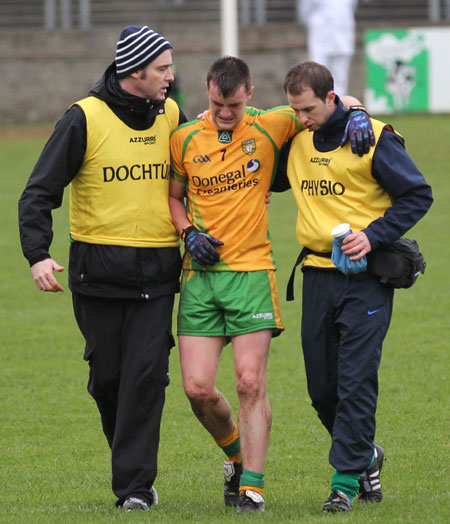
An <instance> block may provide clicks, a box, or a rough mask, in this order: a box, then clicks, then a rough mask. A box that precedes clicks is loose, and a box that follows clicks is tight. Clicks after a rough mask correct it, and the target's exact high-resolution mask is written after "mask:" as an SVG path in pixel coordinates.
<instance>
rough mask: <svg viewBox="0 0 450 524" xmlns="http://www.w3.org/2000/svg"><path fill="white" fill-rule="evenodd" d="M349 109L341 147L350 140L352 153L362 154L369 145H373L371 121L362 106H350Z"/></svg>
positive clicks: (367, 149) (366, 150)
mask: <svg viewBox="0 0 450 524" xmlns="http://www.w3.org/2000/svg"><path fill="white" fill-rule="evenodd" d="M349 111H350V114H349V117H348V121H347V125H346V126H345V131H344V136H343V137H342V140H341V147H342V146H344V145H345V144H346V142H347V140H350V146H351V148H352V153H354V154H355V155H356V154H357V155H358V156H363V155H364V154H366V153H368V152H369V149H370V146H374V145H375V135H374V133H373V128H372V122H371V120H370V117H369V115H368V114H367V113H366V111H365V110H364V108H363V107H362V106H351V107H350V109H349Z"/></svg>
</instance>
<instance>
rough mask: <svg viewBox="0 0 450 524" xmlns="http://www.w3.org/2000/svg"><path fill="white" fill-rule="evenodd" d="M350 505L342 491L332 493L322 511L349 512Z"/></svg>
mask: <svg viewBox="0 0 450 524" xmlns="http://www.w3.org/2000/svg"><path fill="white" fill-rule="evenodd" d="M351 510H352V503H351V502H350V499H349V498H348V497H347V495H346V494H345V493H342V491H332V492H331V493H330V496H329V497H328V500H327V501H326V502H325V504H324V505H323V511H324V512H325V513H326V512H328V511H330V512H331V511H333V512H336V511H351Z"/></svg>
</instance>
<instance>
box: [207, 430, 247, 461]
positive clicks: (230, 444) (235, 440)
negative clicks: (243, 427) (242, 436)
mask: <svg viewBox="0 0 450 524" xmlns="http://www.w3.org/2000/svg"><path fill="white" fill-rule="evenodd" d="M214 440H215V441H216V444H217V445H218V446H220V447H221V448H222V449H223V450H224V451H225V454H226V455H227V460H230V461H232V462H242V458H241V452H240V449H239V448H240V446H239V431H238V428H237V426H236V424H235V425H234V429H233V431H232V432H231V433H230V434H229V435H227V436H226V437H223V438H221V439H214ZM231 450H232V451H234V452H236V451H237V453H233V455H230V454H229V451H231Z"/></svg>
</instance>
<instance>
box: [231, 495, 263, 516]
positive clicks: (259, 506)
mask: <svg viewBox="0 0 450 524" xmlns="http://www.w3.org/2000/svg"><path fill="white" fill-rule="evenodd" d="M254 511H264V499H263V498H262V496H261V495H260V494H259V493H256V491H251V490H250V489H247V490H246V491H245V492H244V493H242V495H240V496H239V504H238V507H237V508H236V513H252V512H254Z"/></svg>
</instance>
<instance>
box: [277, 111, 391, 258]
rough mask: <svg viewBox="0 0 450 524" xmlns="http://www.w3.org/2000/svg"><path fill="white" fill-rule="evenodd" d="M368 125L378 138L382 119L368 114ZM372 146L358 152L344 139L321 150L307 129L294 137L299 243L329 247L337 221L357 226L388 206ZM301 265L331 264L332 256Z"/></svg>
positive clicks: (291, 170)
mask: <svg viewBox="0 0 450 524" xmlns="http://www.w3.org/2000/svg"><path fill="white" fill-rule="evenodd" d="M372 125H373V130H374V133H375V139H376V141H377V142H378V139H379V137H380V135H381V132H382V131H383V129H384V127H385V124H383V122H379V121H378V120H374V119H372ZM375 148H376V146H375V147H371V148H370V151H369V153H368V154H365V155H364V156H362V157H359V156H358V155H355V154H353V153H352V151H351V148H350V143H349V142H347V144H345V146H344V147H338V148H337V149H335V150H332V151H327V152H325V153H321V152H319V151H317V149H316V148H315V147H314V142H313V133H310V132H309V131H306V130H304V131H302V132H300V133H299V134H298V135H297V136H296V137H295V138H294V139H293V140H292V145H291V149H290V152H289V160H288V167H287V175H288V178H289V182H290V184H291V187H292V191H293V193H294V197H295V200H296V202H297V206H298V209H299V212H298V215H297V228H296V231H297V238H298V241H299V243H300V244H301V245H302V246H304V247H308V248H309V249H312V250H313V251H319V252H329V251H331V250H332V240H333V238H332V236H331V230H332V229H333V228H334V227H335V226H337V225H338V224H340V223H342V222H348V223H349V224H350V227H351V229H352V231H353V232H356V231H360V230H361V229H364V228H365V227H367V226H368V225H369V224H370V223H371V222H373V221H374V220H376V219H377V218H379V217H382V216H383V215H384V213H385V211H386V209H388V208H389V207H391V205H392V201H391V198H390V196H389V194H388V193H387V192H386V191H385V189H384V188H383V187H382V186H380V185H379V183H378V182H377V181H376V180H375V178H374V177H373V176H372V159H373V154H374V151H375ZM303 265H304V266H314V267H327V268H328V267H329V268H335V266H334V264H333V262H332V261H331V259H328V258H324V257H320V256H317V255H311V254H310V255H308V256H307V257H306V258H305V260H304V263H303Z"/></svg>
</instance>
